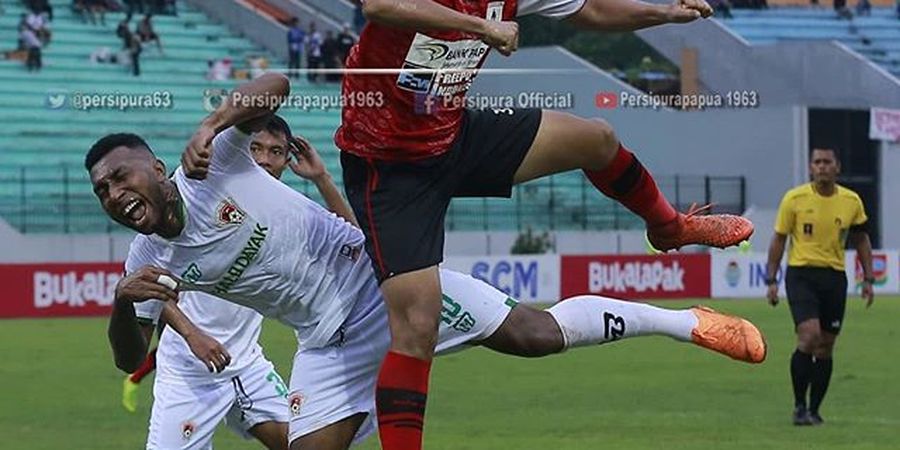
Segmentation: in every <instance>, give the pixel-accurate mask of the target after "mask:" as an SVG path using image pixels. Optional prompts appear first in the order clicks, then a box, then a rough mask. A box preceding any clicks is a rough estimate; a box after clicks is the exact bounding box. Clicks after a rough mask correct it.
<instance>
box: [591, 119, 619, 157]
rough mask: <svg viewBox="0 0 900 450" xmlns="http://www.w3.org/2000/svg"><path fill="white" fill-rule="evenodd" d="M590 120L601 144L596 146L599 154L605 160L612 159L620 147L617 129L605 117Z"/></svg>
mask: <svg viewBox="0 0 900 450" xmlns="http://www.w3.org/2000/svg"><path fill="white" fill-rule="evenodd" d="M590 122H591V127H592V129H593V134H594V135H595V136H596V138H595V139H596V142H597V144H599V145H597V146H596V149H597V151H598V152H599V155H598V156H599V157H600V159H602V160H603V162H608V161H611V160H612V159H613V157H614V156H615V155H616V151H617V150H618V149H619V138H618V137H617V136H616V131H615V130H614V129H613V127H612V125H610V124H609V122H607V121H605V120H603V119H600V118H594V119H591V120H590Z"/></svg>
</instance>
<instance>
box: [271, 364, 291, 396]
mask: <svg viewBox="0 0 900 450" xmlns="http://www.w3.org/2000/svg"><path fill="white" fill-rule="evenodd" d="M266 381H268V382H269V383H272V384H274V385H275V392H277V393H278V395H279V396H281V397H284V398H287V396H288V388H287V386H285V384H284V381H283V380H282V379H281V376H280V375H278V372H276V371H274V370H273V371H271V372H269V374H268V375H266Z"/></svg>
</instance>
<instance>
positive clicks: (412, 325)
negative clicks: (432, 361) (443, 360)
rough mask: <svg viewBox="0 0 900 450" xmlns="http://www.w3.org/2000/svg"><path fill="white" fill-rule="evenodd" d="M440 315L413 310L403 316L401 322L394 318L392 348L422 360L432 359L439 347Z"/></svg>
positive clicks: (438, 313) (392, 320)
mask: <svg viewBox="0 0 900 450" xmlns="http://www.w3.org/2000/svg"><path fill="white" fill-rule="evenodd" d="M439 315H440V312H437V313H435V314H428V313H427V312H423V311H420V310H412V311H406V312H405V313H404V314H402V318H398V319H399V320H395V318H394V317H396V316H392V317H391V343H392V347H393V348H394V349H397V350H401V351H404V352H406V353H409V354H412V355H414V356H418V357H421V358H426V357H430V356H431V355H432V354H433V353H434V347H435V345H437V335H438V317H439Z"/></svg>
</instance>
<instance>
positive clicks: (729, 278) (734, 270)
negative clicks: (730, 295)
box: [725, 260, 741, 288]
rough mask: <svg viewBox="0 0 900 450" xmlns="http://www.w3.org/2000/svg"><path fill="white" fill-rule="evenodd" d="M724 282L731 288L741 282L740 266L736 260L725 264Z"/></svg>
mask: <svg viewBox="0 0 900 450" xmlns="http://www.w3.org/2000/svg"><path fill="white" fill-rule="evenodd" d="M725 282H726V283H728V286H731V287H733V288H736V287H737V286H738V284H739V283H740V282H741V266H740V265H738V263H737V261H734V260H732V261H729V262H728V265H727V266H725Z"/></svg>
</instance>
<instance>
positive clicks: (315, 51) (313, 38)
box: [306, 22, 323, 83]
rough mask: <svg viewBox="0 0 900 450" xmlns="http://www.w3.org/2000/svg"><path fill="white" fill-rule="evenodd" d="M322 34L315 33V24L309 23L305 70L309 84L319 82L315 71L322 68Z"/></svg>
mask: <svg viewBox="0 0 900 450" xmlns="http://www.w3.org/2000/svg"><path fill="white" fill-rule="evenodd" d="M322 44H323V42H322V33H319V32H318V31H316V23H315V22H310V23H309V32H308V33H307V34H306V68H307V70H309V72H308V73H307V76H306V78H307V79H309V82H310V83H316V82H318V81H319V74H318V73H316V72H315V70H317V69H320V68H321V67H322Z"/></svg>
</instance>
